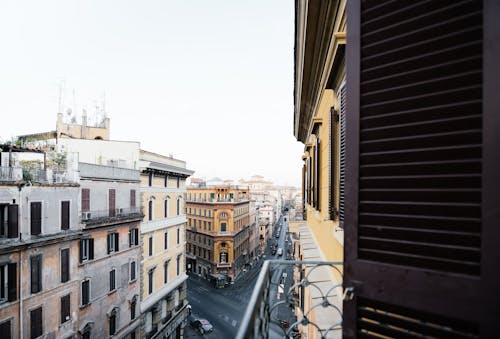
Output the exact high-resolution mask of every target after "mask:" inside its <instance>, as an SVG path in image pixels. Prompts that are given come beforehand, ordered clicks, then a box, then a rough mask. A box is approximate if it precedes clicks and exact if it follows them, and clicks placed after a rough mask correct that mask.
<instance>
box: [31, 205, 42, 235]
mask: <svg viewBox="0 0 500 339" xmlns="http://www.w3.org/2000/svg"><path fill="white" fill-rule="evenodd" d="M30 233H31V235H39V234H40V233H42V203H41V202H32V203H31V204H30Z"/></svg>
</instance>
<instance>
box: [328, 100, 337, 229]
mask: <svg viewBox="0 0 500 339" xmlns="http://www.w3.org/2000/svg"><path fill="white" fill-rule="evenodd" d="M337 97H339V96H337ZM338 120H339V114H338V112H337V111H336V110H335V109H334V108H333V107H332V108H331V109H330V145H329V146H330V155H329V158H330V159H329V162H330V163H329V170H330V197H329V199H328V211H329V213H330V220H335V218H336V217H337V211H338V210H337V207H336V206H337V205H336V204H337V201H336V199H337V198H336V191H337V188H338V183H337V173H336V172H337V159H336V158H337V152H336V147H337V126H338Z"/></svg>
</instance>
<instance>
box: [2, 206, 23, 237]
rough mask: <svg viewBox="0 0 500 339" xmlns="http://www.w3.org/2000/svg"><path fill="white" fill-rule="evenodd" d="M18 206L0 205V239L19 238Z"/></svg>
mask: <svg viewBox="0 0 500 339" xmlns="http://www.w3.org/2000/svg"><path fill="white" fill-rule="evenodd" d="M17 211H18V206H17V205H7V204H4V205H0V238H17V236H18V233H19V232H18V223H17Z"/></svg>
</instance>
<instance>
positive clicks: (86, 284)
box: [82, 279, 90, 306]
mask: <svg viewBox="0 0 500 339" xmlns="http://www.w3.org/2000/svg"><path fill="white" fill-rule="evenodd" d="M89 303H90V279H86V280H84V281H82V306H85V305H88V304H89Z"/></svg>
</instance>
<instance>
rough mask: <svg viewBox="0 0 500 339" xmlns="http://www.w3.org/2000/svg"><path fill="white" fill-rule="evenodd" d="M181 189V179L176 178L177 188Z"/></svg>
mask: <svg viewBox="0 0 500 339" xmlns="http://www.w3.org/2000/svg"><path fill="white" fill-rule="evenodd" d="M179 187H181V179H180V178H179V177H177V188H179Z"/></svg>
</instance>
